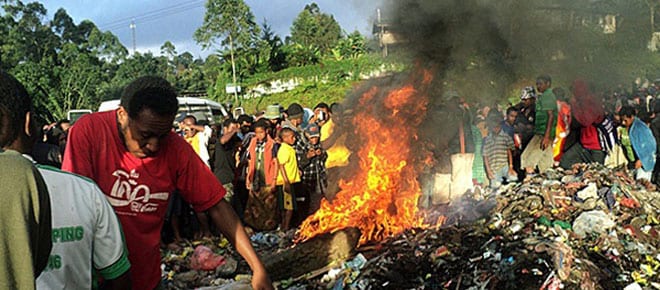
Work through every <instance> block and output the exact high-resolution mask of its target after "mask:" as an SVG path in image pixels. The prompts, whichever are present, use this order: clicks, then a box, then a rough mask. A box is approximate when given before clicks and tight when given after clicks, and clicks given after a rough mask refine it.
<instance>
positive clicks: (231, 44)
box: [229, 33, 238, 106]
mask: <svg viewBox="0 0 660 290" xmlns="http://www.w3.org/2000/svg"><path fill="white" fill-rule="evenodd" d="M229 55H230V56H231V74H232V79H233V81H234V104H235V106H236V105H238V84H237V83H236V62H235V61H234V40H233V39H232V37H231V33H229Z"/></svg>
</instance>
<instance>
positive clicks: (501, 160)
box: [484, 118, 518, 188]
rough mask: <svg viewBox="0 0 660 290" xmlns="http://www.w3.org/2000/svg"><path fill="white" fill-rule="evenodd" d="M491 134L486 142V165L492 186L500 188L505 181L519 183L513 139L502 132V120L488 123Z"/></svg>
mask: <svg viewBox="0 0 660 290" xmlns="http://www.w3.org/2000/svg"><path fill="white" fill-rule="evenodd" d="M488 127H489V129H490V133H489V134H488V137H486V140H485V141H484V165H485V166H486V174H487V175H488V179H490V186H491V187H492V188H498V187H500V186H501V185H502V182H503V181H506V182H512V181H517V180H518V176H517V174H516V171H515V170H514V167H513V155H512V150H513V138H511V136H509V135H508V134H507V133H506V132H504V131H502V120H500V119H495V118H493V119H490V120H489V121H488Z"/></svg>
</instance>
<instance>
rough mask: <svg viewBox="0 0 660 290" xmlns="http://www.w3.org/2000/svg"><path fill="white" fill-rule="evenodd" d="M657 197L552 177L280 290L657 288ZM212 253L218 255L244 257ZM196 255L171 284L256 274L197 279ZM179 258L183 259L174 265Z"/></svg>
mask: <svg viewBox="0 0 660 290" xmlns="http://www.w3.org/2000/svg"><path fill="white" fill-rule="evenodd" d="M649 189H652V188H647V185H645V184H641V183H636V182H635V181H634V180H633V179H631V178H630V177H629V174H628V172H626V171H625V170H622V169H616V170H614V169H608V168H605V167H602V166H600V165H588V166H587V165H584V166H578V167H575V168H574V170H568V171H563V170H548V171H546V172H545V173H544V174H542V175H539V176H537V177H534V178H532V179H529V180H526V181H525V182H523V183H520V184H509V185H507V186H505V187H503V188H501V189H500V190H499V191H498V192H484V193H478V192H476V193H473V194H467V195H465V196H464V197H463V198H462V199H461V200H459V201H456V202H454V203H453V205H450V206H448V207H447V208H437V209H435V211H434V212H433V213H430V215H432V214H436V215H437V214H438V213H439V212H441V213H443V214H446V215H447V217H446V221H445V223H444V225H443V226H442V227H430V228H426V229H420V228H411V229H407V230H405V231H403V232H402V233H400V234H398V235H396V236H394V237H391V238H387V239H384V240H383V241H380V242H369V243H366V244H362V245H361V246H360V247H359V248H357V250H356V251H355V252H354V254H356V255H354V256H353V255H351V256H344V257H343V258H337V259H336V261H334V262H335V263H334V264H333V265H330V266H329V267H321V268H320V269H315V270H313V271H311V270H310V271H309V272H308V274H307V275H295V276H297V277H287V278H288V279H285V278H282V279H284V280H281V279H280V282H279V285H280V288H282V289H330V288H332V289H486V288H487V289H512V288H523V289H560V288H563V289H622V288H625V287H630V288H626V289H641V287H642V286H643V287H645V288H647V289H652V288H653V289H658V288H660V275H659V271H660V251H659V248H658V247H659V246H660V239H658V231H659V230H660V222H659V220H658V215H659V214H660V193H658V192H656V191H651V190H649ZM266 235H272V234H270V233H266ZM277 237H279V236H277ZM257 238H259V239H257ZM253 242H254V244H255V246H256V247H257V249H258V250H259V251H260V252H262V253H266V252H274V250H276V249H282V248H288V247H290V246H291V241H290V240H287V239H278V238H270V239H269V238H267V237H264V234H261V235H260V236H256V238H255V236H253ZM212 244H213V243H211V246H209V247H210V248H214V251H216V252H219V253H222V254H223V255H227V256H236V254H235V253H232V252H231V251H229V250H228V249H227V248H223V247H218V246H215V247H214V246H212ZM216 244H217V243H216ZM300 246H302V245H297V246H296V247H293V248H290V249H288V250H286V251H288V252H291V251H292V250H295V249H296V248H297V247H300ZM192 251H193V250H192V247H188V248H186V249H185V250H183V252H182V253H183V254H181V253H179V254H176V255H175V254H171V255H170V256H169V258H168V257H166V258H165V260H164V261H165V265H166V270H165V272H167V271H169V270H172V269H176V267H179V268H178V272H177V273H179V274H175V275H173V276H172V277H170V278H171V279H172V281H171V282H169V283H170V284H167V285H179V286H181V285H185V287H182V288H188V287H199V286H209V285H216V286H214V287H215V288H208V289H228V288H220V287H222V285H229V283H234V284H231V285H237V284H235V283H239V282H237V281H236V280H234V279H231V278H232V277H236V279H237V280H239V281H240V280H241V279H245V275H244V274H238V275H236V273H248V272H247V271H248V268H247V266H246V265H241V264H240V263H239V266H238V269H237V271H236V272H235V273H233V274H229V275H226V274H225V276H222V277H225V278H228V280H223V279H220V278H217V277H220V276H218V275H217V271H211V272H203V271H192V270H189V268H188V267H189V266H188V265H189V263H187V262H186V261H187V259H188V260H189V259H190V258H189V256H190V255H191V253H192ZM286 251H285V252H286ZM186 252H188V255H187V256H188V258H186V254H185V253H186ZM181 255H183V258H181V259H180V260H177V258H173V257H181ZM290 267H294V268H295V267H298V266H297V265H295V264H293V265H290ZM319 267H320V265H319ZM191 273H192V274H191ZM167 277H169V276H167ZM184 280H185V281H187V282H185V283H184V282H183V281H184ZM223 283H224V284H223ZM169 288H170V289H175V288H178V287H169Z"/></svg>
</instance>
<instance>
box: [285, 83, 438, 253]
mask: <svg viewBox="0 0 660 290" xmlns="http://www.w3.org/2000/svg"><path fill="white" fill-rule="evenodd" d="M420 78H421V82H419V83H421V85H420V86H422V87H425V86H426V85H428V84H429V82H430V81H431V74H430V73H429V72H428V71H422V74H421V76H420ZM410 83H411V84H407V85H404V86H403V87H400V88H398V89H394V90H391V91H389V92H388V91H382V90H381V89H380V88H378V87H372V88H371V89H369V90H368V91H367V92H366V93H364V94H363V95H362V96H361V98H360V100H359V109H358V110H359V112H358V113H357V114H356V115H355V116H354V118H353V120H352V123H353V125H354V128H355V133H356V134H358V136H357V138H360V139H361V144H362V145H361V147H360V148H359V150H358V156H359V159H360V160H359V166H360V170H359V172H358V173H357V174H355V175H354V176H353V177H352V178H350V179H349V180H348V181H344V180H342V181H340V188H341V191H340V192H339V193H337V195H336V196H335V198H334V199H333V201H332V203H330V202H327V200H323V202H322V203H321V208H320V209H319V210H318V211H317V212H316V213H315V214H314V215H312V216H310V217H309V218H307V219H306V220H305V221H304V222H303V224H302V225H301V227H300V230H299V232H298V241H305V240H307V239H309V238H311V237H314V236H316V235H318V234H321V233H327V232H335V231H337V230H341V229H343V228H347V227H357V228H359V229H360V231H361V232H362V236H361V237H360V244H365V243H366V242H368V241H378V240H383V239H385V238H387V237H390V236H392V235H396V234H398V233H401V232H403V231H404V230H406V229H409V228H411V227H422V226H424V224H423V218H422V217H420V215H419V214H418V208H417V202H418V200H419V197H420V194H421V188H420V185H419V183H418V181H417V175H418V173H417V172H416V171H417V170H415V166H414V165H413V162H412V161H413V158H414V154H416V153H418V152H414V151H413V150H415V149H416V148H419V147H415V146H416V145H418V144H415V142H416V139H417V132H416V128H417V126H418V125H419V124H420V123H421V121H422V119H423V117H424V116H425V114H426V106H427V103H428V97H427V96H426V95H425V93H423V91H426V90H424V89H421V90H418V89H416V88H415V86H414V85H413V84H412V83H413V82H412V81H411V82H410ZM380 96H384V98H382V101H381V100H380V98H379V97H380ZM380 102H382V106H379V105H380V104H379V103H380Z"/></svg>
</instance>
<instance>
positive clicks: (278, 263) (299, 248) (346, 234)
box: [263, 228, 360, 281]
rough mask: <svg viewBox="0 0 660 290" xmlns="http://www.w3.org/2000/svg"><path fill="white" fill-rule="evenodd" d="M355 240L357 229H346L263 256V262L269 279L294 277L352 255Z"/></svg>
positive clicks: (358, 232) (278, 279)
mask: <svg viewBox="0 0 660 290" xmlns="http://www.w3.org/2000/svg"><path fill="white" fill-rule="evenodd" d="M359 240H360V230H358V229H357V228H347V229H343V230H341V231H337V232H335V233H333V234H322V235H319V236H317V237H314V238H312V239H311V240H308V241H306V242H304V243H301V244H298V245H296V246H295V247H293V248H289V249H286V250H284V251H282V252H279V253H275V254H271V255H267V256H265V257H264V258H263V261H264V264H265V266H266V269H267V270H268V274H269V275H270V278H271V279H272V280H273V281H280V280H285V279H288V278H296V277H299V276H302V275H304V274H306V273H309V272H312V271H314V270H316V269H320V268H323V267H326V266H328V265H330V264H332V263H333V262H338V261H343V260H345V259H347V258H349V257H351V256H353V255H355V249H356V248H357V245H358V241H359Z"/></svg>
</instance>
